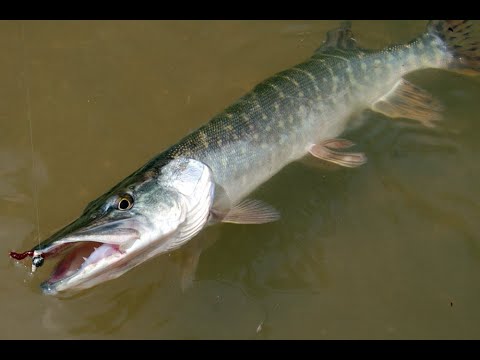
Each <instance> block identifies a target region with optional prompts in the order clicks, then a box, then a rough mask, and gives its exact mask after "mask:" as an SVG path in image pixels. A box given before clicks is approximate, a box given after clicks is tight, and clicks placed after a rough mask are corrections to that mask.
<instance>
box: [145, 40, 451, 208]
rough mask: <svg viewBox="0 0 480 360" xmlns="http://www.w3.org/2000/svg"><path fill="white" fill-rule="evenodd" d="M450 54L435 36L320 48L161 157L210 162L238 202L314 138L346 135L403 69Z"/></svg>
mask: <svg viewBox="0 0 480 360" xmlns="http://www.w3.org/2000/svg"><path fill="white" fill-rule="evenodd" d="M448 61H449V54H448V52H447V51H446V50H445V49H442V43H441V41H440V40H439V39H438V38H436V37H434V36H431V35H424V36H422V37H420V38H418V39H416V40H414V41H413V42H411V43H409V44H406V45H401V46H400V45H399V46H391V47H389V48H386V49H383V50H380V51H371V50H361V49H353V50H350V51H346V50H338V49H333V50H331V51H328V52H319V53H317V54H314V55H313V56H312V57H311V58H310V59H308V60H306V61H305V62H302V63H300V64H298V65H295V66H294V67H292V68H290V69H288V70H284V71H281V72H279V73H277V74H275V75H273V76H272V77H270V78H268V79H266V80H265V81H263V82H261V83H260V84H258V85H257V86H255V87H254V88H253V89H252V90H251V91H250V92H249V93H247V94H246V95H244V96H243V97H241V98H240V99H239V100H238V101H237V102H235V103H234V104H232V105H231V106H229V107H227V108H226V109H225V110H224V111H223V112H221V113H220V114H218V115H217V116H215V117H214V118H213V119H212V120H211V121H210V122H208V123H207V124H205V125H204V126H202V127H200V128H199V129H198V130H196V131H194V132H193V133H191V134H190V135H188V136H187V137H185V138H184V139H183V140H181V141H180V142H179V143H177V144H176V145H174V146H172V147H171V148H170V149H168V150H166V152H165V153H163V154H162V155H160V157H161V158H163V157H166V158H176V157H183V156H186V157H191V158H194V159H196V160H199V161H202V162H204V163H205V164H207V165H208V166H210V167H211V168H212V171H213V173H214V175H215V180H216V181H217V182H218V183H219V184H220V185H221V186H222V187H223V188H224V189H225V190H226V192H227V194H228V196H229V197H230V199H231V201H232V202H234V203H235V202H237V201H239V200H241V199H242V198H243V197H244V196H245V195H247V194H248V193H250V192H251V191H252V190H253V189H255V188H256V187H257V186H258V185H259V184H261V183H263V182H265V181H266V180H268V179H269V178H270V177H271V176H273V175H274V174H275V173H277V172H278V171H279V170H280V169H281V168H283V167H284V166H285V165H286V164H288V163H290V162H292V161H294V160H297V159H299V158H301V157H302V156H304V155H305V154H306V153H307V152H308V146H309V145H310V144H312V143H318V142H320V141H322V140H324V139H329V138H334V137H336V136H338V135H339V134H341V133H342V132H343V131H344V130H345V128H346V126H347V122H348V118H349V115H350V114H352V113H354V112H355V111H357V110H361V109H363V108H365V107H368V106H369V105H370V104H371V103H372V102H373V101H374V100H375V99H377V98H378V97H380V96H382V95H383V94H385V93H386V92H388V91H389V90H390V89H391V88H392V87H393V85H394V84H395V83H396V82H397V81H398V80H399V79H400V78H401V77H402V76H403V75H405V74H407V73H409V72H412V71H414V70H418V69H422V68H428V67H430V68H431V67H445V64H446V63H447V62H448ZM154 161H155V160H154Z"/></svg>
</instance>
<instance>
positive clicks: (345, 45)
mask: <svg viewBox="0 0 480 360" xmlns="http://www.w3.org/2000/svg"><path fill="white" fill-rule="evenodd" d="M351 27H352V24H351V22H350V21H344V22H342V23H341V24H340V27H339V28H337V29H333V30H330V31H329V32H327V38H326V39H325V41H324V42H323V44H322V46H320V47H319V48H318V49H317V50H316V51H315V54H321V53H323V52H326V51H329V50H335V49H343V50H353V49H356V48H357V41H356V40H355V39H354V38H353V33H352V30H351Z"/></svg>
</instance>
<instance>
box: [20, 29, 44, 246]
mask: <svg viewBox="0 0 480 360" xmlns="http://www.w3.org/2000/svg"><path fill="white" fill-rule="evenodd" d="M20 29H21V35H22V44H23V78H24V83H25V89H26V105H27V111H26V113H27V121H28V127H29V130H30V149H31V154H32V170H31V171H32V189H33V207H34V208H35V210H34V211H35V219H36V223H37V238H38V244H39V245H40V217H39V215H38V194H37V184H36V182H35V157H34V146H33V126H32V114H31V107H30V88H29V86H28V80H27V66H26V61H27V50H26V46H25V31H24V25H23V22H22V23H21V27H20Z"/></svg>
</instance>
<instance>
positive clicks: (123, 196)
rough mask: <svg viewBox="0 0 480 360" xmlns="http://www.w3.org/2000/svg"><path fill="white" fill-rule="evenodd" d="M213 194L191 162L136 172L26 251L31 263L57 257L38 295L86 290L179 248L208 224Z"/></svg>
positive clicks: (209, 177)
mask: <svg viewBox="0 0 480 360" xmlns="http://www.w3.org/2000/svg"><path fill="white" fill-rule="evenodd" d="M214 190H215V184H214V181H213V174H212V171H211V170H210V168H209V167H208V166H207V165H205V164H203V163H202V162H200V161H197V160H193V159H186V158H179V159H173V160H170V161H168V162H166V163H165V164H163V165H162V166H158V167H157V168H154V167H152V168H149V169H140V170H139V171H137V172H136V173H134V174H132V175H131V176H130V177H129V178H127V179H125V180H124V181H123V182H121V183H120V184H118V185H117V186H116V187H114V188H113V189H112V190H110V191H109V192H107V193H106V194H104V195H102V196H101V197H99V198H98V199H96V200H94V201H92V202H91V203H90V204H89V205H88V206H87V207H86V209H85V210H84V212H83V214H82V215H81V216H80V217H79V218H78V219H77V220H75V221H74V222H72V223H71V224H69V225H67V226H66V227H64V228H63V229H61V230H60V231H58V232H56V233H55V234H53V235H52V236H51V237H50V238H48V239H47V240H45V241H43V242H42V243H40V244H39V245H38V246H36V247H35V248H33V249H32V251H33V259H38V257H39V256H40V257H42V258H45V259H46V260H47V261H48V259H49V258H53V257H57V256H61V260H60V261H59V262H58V264H57V265H56V266H55V268H54V270H53V272H52V274H51V276H50V278H49V279H48V280H46V281H44V282H43V283H42V284H41V288H42V290H43V292H44V293H45V294H50V295H56V294H58V293H60V292H72V291H77V290H82V289H87V288H90V287H93V286H95V285H98V284H100V283H103V282H105V281H107V280H111V279H115V278H117V277H119V276H120V275H122V274H124V273H125V272H127V271H128V270H130V269H132V268H133V267H135V266H137V265H139V264H141V263H143V262H144V261H146V260H148V259H150V258H152V257H153V256H155V255H158V254H161V253H165V252H169V251H172V250H175V249H177V248H179V247H180V246H182V245H183V244H184V243H186V242H187V241H189V240H190V239H191V238H193V237H194V236H195V235H196V234H197V233H198V232H200V230H201V229H202V228H203V227H205V226H206V224H207V223H208V219H209V214H210V209H211V207H212V204H213V197H214ZM33 264H35V262H33ZM32 270H35V266H34V265H33V266H32Z"/></svg>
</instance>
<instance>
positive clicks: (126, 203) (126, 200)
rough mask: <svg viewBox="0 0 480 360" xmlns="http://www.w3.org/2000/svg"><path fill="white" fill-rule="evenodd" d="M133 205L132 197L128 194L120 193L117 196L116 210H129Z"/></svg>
mask: <svg viewBox="0 0 480 360" xmlns="http://www.w3.org/2000/svg"><path fill="white" fill-rule="evenodd" d="M132 206H133V198H132V196H131V195H129V194H125V195H122V196H120V197H119V198H118V201H117V209H118V210H122V211H124V210H130V209H131V208H132Z"/></svg>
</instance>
